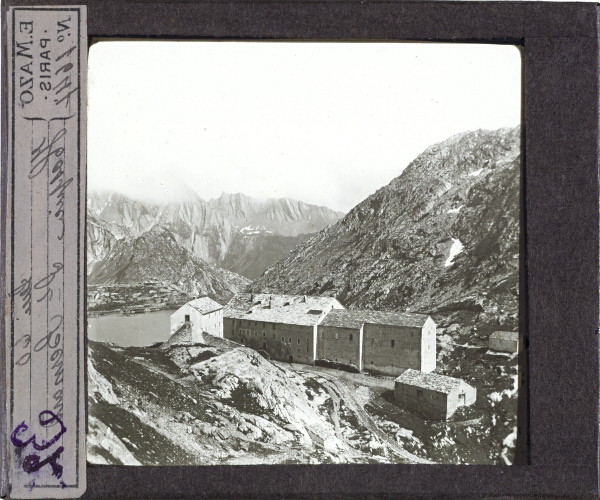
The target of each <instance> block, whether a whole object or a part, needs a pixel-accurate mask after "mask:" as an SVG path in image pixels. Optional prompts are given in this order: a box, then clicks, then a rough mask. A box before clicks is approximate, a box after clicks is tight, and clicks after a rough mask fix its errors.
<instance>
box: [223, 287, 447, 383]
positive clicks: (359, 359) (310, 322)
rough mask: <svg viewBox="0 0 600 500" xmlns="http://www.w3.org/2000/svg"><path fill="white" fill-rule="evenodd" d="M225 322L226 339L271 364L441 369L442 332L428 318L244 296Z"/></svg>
mask: <svg viewBox="0 0 600 500" xmlns="http://www.w3.org/2000/svg"><path fill="white" fill-rule="evenodd" d="M223 316H224V319H223V325H224V329H223V331H224V334H223V335H224V337H225V338H227V339H230V340H233V341H235V342H238V343H240V344H243V345H246V346H249V347H252V348H254V349H256V350H258V351H264V352H265V353H266V354H268V356H269V357H270V358H271V359H276V360H280V361H290V362H298V363H308V364H313V363H315V361H317V360H326V361H331V362H336V363H341V364H344V365H349V366H353V367H355V368H357V369H358V370H359V371H361V370H363V369H365V368H366V369H369V370H372V371H376V372H380V373H384V374H388V375H399V374H400V373H402V372H403V371H404V370H405V369H406V368H414V369H417V370H422V371H428V372H429V371H432V370H434V369H435V358H436V348H435V337H436V335H435V332H436V326H435V323H434V321H433V320H432V319H431V318H430V317H429V316H427V315H426V314H414V313H398V312H381V311H370V310H346V309H345V308H344V306H342V304H340V303H339V302H338V300H337V299H335V298H334V297H319V296H313V295H278V294H269V293H240V294H238V295H236V296H235V297H233V298H232V299H231V300H230V302H229V303H228V304H227V305H226V307H225V310H224V313H223Z"/></svg>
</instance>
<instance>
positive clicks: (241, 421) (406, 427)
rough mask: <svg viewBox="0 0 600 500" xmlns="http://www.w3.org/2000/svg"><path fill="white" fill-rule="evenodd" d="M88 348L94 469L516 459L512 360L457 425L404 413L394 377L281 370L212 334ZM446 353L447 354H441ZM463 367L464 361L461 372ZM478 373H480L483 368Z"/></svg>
mask: <svg viewBox="0 0 600 500" xmlns="http://www.w3.org/2000/svg"><path fill="white" fill-rule="evenodd" d="M169 344H170V345H168V346H166V347H165V346H163V347H162V348H160V347H159V346H154V347H129V348H121V347H118V346H114V345H106V344H103V343H97V342H90V343H89V358H88V391H89V397H88V402H89V434H88V461H90V462H91V463H97V464H124V465H176V464H197V465H207V464H253V463H288V464H289V463H430V462H439V463H480V464H481V463H483V464H505V463H510V462H511V461H512V457H513V453H514V438H515V437H516V432H515V429H514V428H513V427H512V422H513V419H512V415H514V412H515V411H516V409H515V406H516V404H515V400H514V398H513V397H512V395H514V378H515V376H516V367H515V361H514V359H509V358H508V357H504V356H491V355H489V354H486V351H487V349H485V348H483V349H479V350H477V351H473V352H470V353H469V357H470V358H471V360H470V361H469V362H468V364H469V366H471V367H474V366H475V365H478V366H481V364H482V363H485V364H486V365H489V366H492V367H493V371H494V373H495V375H494V376H493V377H488V376H487V375H488V374H487V373H486V374H485V375H486V384H489V388H485V389H484V390H483V392H482V393H480V394H479V395H478V402H477V403H476V405H474V406H473V407H470V408H466V409H463V410H462V411H461V412H459V413H457V414H456V416H455V417H454V418H453V419H452V420H451V421H449V422H439V421H434V420H428V419H425V418H423V417H422V416H420V415H417V414H414V413H412V412H409V411H406V410H404V409H402V408H400V407H398V406H397V405H396V404H395V403H394V401H393V380H392V379H388V378H377V377H372V376H368V375H364V374H354V373H348V372H343V371H337V370H333V369H327V368H321V367H312V366H306V365H297V364H294V365H290V364H287V363H286V364H283V363H272V362H270V361H267V360H266V359H264V358H263V357H261V356H260V354H258V353H257V352H256V351H253V350H251V349H248V348H246V347H243V346H241V345H239V344H235V343H233V342H230V341H227V340H224V339H217V338H214V337H211V336H209V335H205V338H204V339H203V342H202V343H197V344H190V343H181V344H178V343H177V342H171V341H170V342H169ZM444 353H445V354H443V355H442V357H443V356H444V355H447V354H448V351H444ZM457 364H461V365H462V366H465V360H464V359H461V360H460V363H458V362H457ZM475 369H476V368H475Z"/></svg>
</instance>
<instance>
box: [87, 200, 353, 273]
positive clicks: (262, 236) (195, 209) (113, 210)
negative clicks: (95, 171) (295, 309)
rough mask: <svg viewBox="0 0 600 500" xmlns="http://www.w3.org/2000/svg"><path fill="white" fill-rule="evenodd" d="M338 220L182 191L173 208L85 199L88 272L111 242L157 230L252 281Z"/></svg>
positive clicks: (278, 204) (313, 211) (288, 205)
mask: <svg viewBox="0 0 600 500" xmlns="http://www.w3.org/2000/svg"><path fill="white" fill-rule="evenodd" d="M228 199H229V203H228V202H227V200H228ZM211 204H212V205H214V206H211ZM341 215H342V214H340V213H337V212H333V211H332V210H329V209H327V208H324V207H316V206H314V205H307V204H305V203H302V202H298V201H295V200H289V199H273V200H268V201H267V202H265V203H263V202H259V201H257V200H254V199H252V198H250V197H247V196H244V195H242V194H238V195H226V194H225V193H224V194H223V195H222V196H221V197H220V198H218V199H217V200H211V202H210V204H209V203H207V202H205V201H204V200H202V199H201V198H200V197H199V196H198V195H197V194H196V193H194V192H192V191H191V190H188V191H187V192H185V193H183V194H182V199H181V201H179V202H177V203H175V202H173V203H165V204H158V203H151V202H141V201H138V200H133V199H130V198H128V197H126V196H124V195H121V194H118V193H91V194H90V195H89V197H88V256H89V258H88V271H91V267H93V265H95V264H96V263H97V262H98V261H100V260H102V259H103V258H105V257H106V256H107V255H108V253H109V251H110V250H111V248H112V244H113V242H112V241H111V240H112V238H111V236H114V238H115V239H122V238H136V237H139V236H141V235H143V234H144V233H146V232H148V231H150V230H151V229H152V228H153V227H155V226H160V227H162V228H164V229H165V230H167V231H169V232H170V233H171V234H172V235H173V237H174V238H175V241H176V242H177V243H178V244H180V245H181V246H182V247H183V248H185V249H187V250H188V251H190V252H191V253H192V254H193V255H194V256H196V257H198V258H200V259H202V260H204V261H206V262H208V263H209V264H213V265H217V266H219V267H222V268H225V269H229V270H231V271H233V272H236V273H239V274H242V275H244V276H246V277H248V278H249V279H255V278H257V277H258V276H260V275H261V274H262V273H263V271H264V270H265V269H266V268H267V267H268V266H269V265H271V264H273V263H274V262H276V261H277V260H279V259H281V258H283V257H284V256H285V255H286V254H287V252H289V250H291V249H292V248H293V247H294V246H296V245H297V244H298V243H300V242H303V241H305V240H306V239H308V237H309V236H308V235H307V234H304V233H308V232H316V231H318V230H320V229H322V228H323V227H325V226H326V225H327V224H329V223H332V222H335V221H337V220H338V219H339V218H340V216H341ZM247 218H249V221H248V219H247Z"/></svg>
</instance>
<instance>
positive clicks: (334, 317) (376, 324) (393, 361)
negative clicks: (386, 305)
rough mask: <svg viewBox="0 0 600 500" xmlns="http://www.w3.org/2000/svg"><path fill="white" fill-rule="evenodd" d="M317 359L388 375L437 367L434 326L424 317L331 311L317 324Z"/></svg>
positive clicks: (432, 322) (407, 314)
mask: <svg viewBox="0 0 600 500" xmlns="http://www.w3.org/2000/svg"><path fill="white" fill-rule="evenodd" d="M318 331H319V343H318V348H317V356H318V358H319V359H327V360H330V361H335V362H340V363H345V364H350V365H353V366H356V367H357V368H358V369H359V370H360V371H362V370H363V369H367V370H372V371H376V372H379V373H384V374H388V375H399V374H400V373H402V372H403V371H404V370H405V369H407V368H414V369H416V370H421V371H424V372H431V371H433V370H434V369H435V365H436V325H435V322H434V321H433V320H432V319H431V318H430V317H429V316H428V315H426V314H416V313H398V312H383V311H371V310H346V309H344V310H333V311H331V312H330V313H329V314H327V316H325V318H324V319H323V320H322V321H321V322H320V323H319V327H318Z"/></svg>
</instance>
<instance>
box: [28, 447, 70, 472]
mask: <svg viewBox="0 0 600 500" xmlns="http://www.w3.org/2000/svg"><path fill="white" fill-rule="evenodd" d="M63 451H65V448H64V446H59V447H58V448H57V449H56V451H55V452H54V453H52V455H50V456H49V457H47V458H46V459H45V460H42V461H41V462H40V457H39V456H38V455H35V454H31V455H27V456H26V457H25V459H24V460H23V470H24V471H25V472H27V473H29V474H31V473H32V472H35V471H38V470H40V469H41V468H42V467H43V466H44V465H48V464H49V465H50V466H51V467H52V475H53V476H56V477H57V478H58V479H60V478H61V477H62V471H63V466H62V465H60V464H59V463H57V462H56V461H57V460H58V457H60V454H61V453H62V452H63Z"/></svg>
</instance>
